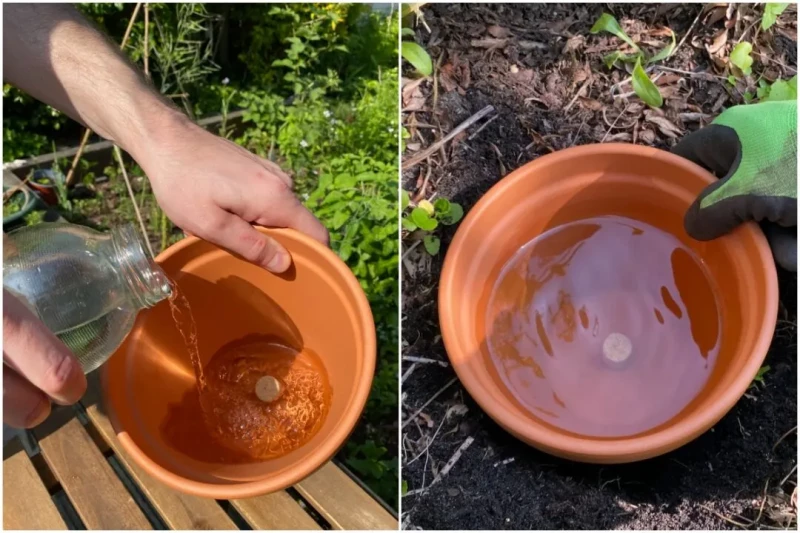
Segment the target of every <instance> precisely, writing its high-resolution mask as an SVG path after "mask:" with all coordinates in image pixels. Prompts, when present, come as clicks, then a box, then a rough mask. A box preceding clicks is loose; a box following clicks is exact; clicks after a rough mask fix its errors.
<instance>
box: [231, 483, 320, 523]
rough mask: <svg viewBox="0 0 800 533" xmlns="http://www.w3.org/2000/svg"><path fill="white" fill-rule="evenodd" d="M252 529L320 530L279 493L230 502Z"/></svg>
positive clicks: (289, 497) (295, 504)
mask: <svg viewBox="0 0 800 533" xmlns="http://www.w3.org/2000/svg"><path fill="white" fill-rule="evenodd" d="M231 504H233V506H234V507H235V508H236V510H238V511H239V513H241V515H242V516H243V517H244V519H245V520H247V522H248V523H249V524H250V525H251V526H253V529H284V530H296V529H322V528H321V527H320V526H319V524H317V523H316V522H315V521H314V519H313V518H311V516H309V515H308V513H306V512H305V511H304V510H303V508H302V507H300V504H299V503H297V502H296V501H294V498H292V497H291V496H289V495H288V494H287V493H286V492H284V491H280V492H275V493H272V494H266V495H264V496H258V497H256V498H248V499H246V500H231Z"/></svg>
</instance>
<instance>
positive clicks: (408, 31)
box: [400, 28, 414, 37]
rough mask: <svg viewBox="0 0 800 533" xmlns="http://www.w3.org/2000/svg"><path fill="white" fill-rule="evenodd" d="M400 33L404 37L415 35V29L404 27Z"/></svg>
mask: <svg viewBox="0 0 800 533" xmlns="http://www.w3.org/2000/svg"><path fill="white" fill-rule="evenodd" d="M400 34H401V35H402V36H403V37H413V36H414V30H412V29H411V28H403V29H402V30H400Z"/></svg>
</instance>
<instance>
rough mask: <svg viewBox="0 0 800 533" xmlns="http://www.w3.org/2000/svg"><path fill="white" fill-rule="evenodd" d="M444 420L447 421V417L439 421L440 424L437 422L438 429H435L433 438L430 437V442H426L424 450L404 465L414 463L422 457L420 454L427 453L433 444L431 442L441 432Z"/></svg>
mask: <svg viewBox="0 0 800 533" xmlns="http://www.w3.org/2000/svg"><path fill="white" fill-rule="evenodd" d="M445 420H447V417H446V416H445V417H443V418H442V421H441V422H439V427H437V428H436V431H435V432H434V433H433V437H431V440H429V441H428V444H427V445H426V446H425V449H424V450H422V451H421V452H419V453H418V454H417V455H416V457H414V458H413V459H411V460H410V461H409V462H407V463H406V465H410V464H411V463H413V462H414V461H416V460H417V459H419V458H420V457H422V454H423V453H425V452H427V451H428V448H430V447H431V444H433V441H435V440H436V436H437V435H438V434H439V430H441V429H442V426H443V425H444V422H445Z"/></svg>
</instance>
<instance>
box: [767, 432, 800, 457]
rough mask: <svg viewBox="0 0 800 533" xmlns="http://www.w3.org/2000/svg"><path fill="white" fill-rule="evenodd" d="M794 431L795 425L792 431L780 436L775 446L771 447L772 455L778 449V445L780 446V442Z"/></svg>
mask: <svg viewBox="0 0 800 533" xmlns="http://www.w3.org/2000/svg"><path fill="white" fill-rule="evenodd" d="M795 431H797V425H795V426H794V427H793V428H792V429H790V430H789V431H787V432H786V433H784V434H783V435H781V438H779V439H778V442H776V443H775V445H774V446H773V447H772V453H775V450H776V449H777V448H778V444H780V443H781V442H783V440H784V439H785V438H786V437H788V436H789V435H791V434H792V433H794V432H795Z"/></svg>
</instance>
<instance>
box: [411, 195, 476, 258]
mask: <svg viewBox="0 0 800 533" xmlns="http://www.w3.org/2000/svg"><path fill="white" fill-rule="evenodd" d="M410 205H411V200H410V199H409V196H408V191H403V193H402V198H401V206H402V208H403V211H405V210H406V208H407V207H409V206H410ZM463 217H464V209H463V208H462V207H461V206H460V205H459V204H457V203H455V202H451V201H450V200H447V199H445V198H438V199H437V200H436V201H435V202H433V203H431V202H430V201H428V200H420V201H419V202H418V203H417V205H416V206H413V208H412V209H411V211H410V212H408V213H406V214H404V215H403V229H405V230H407V231H410V232H411V231H413V232H419V231H421V232H422V233H423V236H422V244H423V246H425V250H427V252H428V253H429V254H431V255H436V254H438V253H439V249H440V248H441V244H442V242H441V239H439V237H437V236H436V235H433V231H435V230H436V228H438V227H439V224H442V225H444V226H452V225H453V224H457V223H458V221H459V220H461V219H462V218H463Z"/></svg>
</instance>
